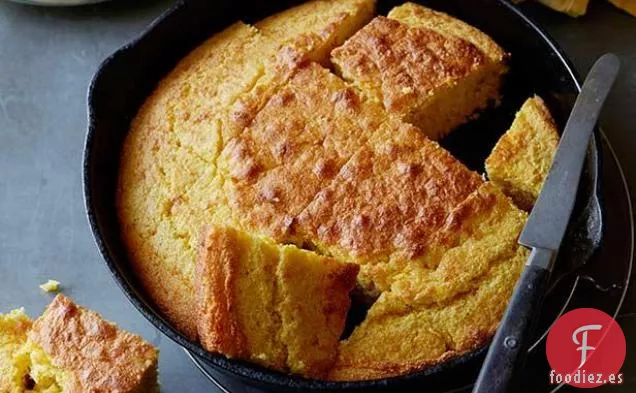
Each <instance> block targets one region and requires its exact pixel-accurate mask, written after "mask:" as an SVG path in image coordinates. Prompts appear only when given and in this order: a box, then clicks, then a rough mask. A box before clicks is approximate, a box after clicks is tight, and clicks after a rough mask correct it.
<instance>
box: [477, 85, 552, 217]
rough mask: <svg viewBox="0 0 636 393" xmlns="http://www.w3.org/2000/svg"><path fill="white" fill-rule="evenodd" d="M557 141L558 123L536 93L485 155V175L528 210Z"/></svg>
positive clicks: (550, 162)
mask: <svg viewBox="0 0 636 393" xmlns="http://www.w3.org/2000/svg"><path fill="white" fill-rule="evenodd" d="M558 144H559V133H558V130H557V126H556V124H555V122H554V119H553V118H552V115H550V111H549V110H548V108H547V107H546V105H545V103H544V102H543V100H542V99H541V98H539V97H538V96H535V97H532V98H529V99H528V100H526V102H525V103H524V104H523V106H522V107H521V109H520V110H519V112H517V115H516V116H515V120H514V122H513V123H512V125H511V126H510V129H509V130H508V131H507V132H506V133H505V134H504V135H503V136H502V137H501V138H500V139H499V141H498V142H497V144H496V145H495V147H494V149H493V150H492V152H491V153H490V156H488V158H487V159H486V173H487V174H488V178H489V179H490V180H491V181H493V182H494V183H495V184H497V185H498V186H499V187H501V189H502V190H503V191H504V192H505V193H506V195H508V196H510V197H511V198H512V200H513V201H514V202H515V203H516V204H517V206H519V207H520V208H521V209H524V210H526V211H529V210H530V209H532V206H533V205H534V202H535V200H536V199H537V197H538V196H539V193H540V192H541V187H542V186H543V182H544V180H545V177H546V176H547V175H548V171H549V170H550V166H551V165H552V159H553V158H554V154H555V152H556V149H557V146H558Z"/></svg>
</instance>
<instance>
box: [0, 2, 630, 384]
mask: <svg viewBox="0 0 636 393" xmlns="http://www.w3.org/2000/svg"><path fill="white" fill-rule="evenodd" d="M170 4H171V1H169V0H157V1H151V0H145V1H144V0H137V1H118V2H111V3H104V4H101V5H92V6H86V7H78V8H39V7H33V6H25V5H19V4H13V3H7V2H3V1H0V310H1V311H8V310H9V309H11V308H14V307H19V306H24V307H25V308H26V310H27V312H28V313H29V314H31V315H32V316H36V315H38V314H39V313H40V312H41V311H42V310H43V308H44V307H45V305H46V304H47V303H48V302H49V301H50V300H51V295H48V294H44V293H42V292H41V291H40V290H39V289H38V284H40V283H42V282H44V281H46V280H47V279H49V278H55V279H57V280H59V281H61V282H62V284H63V288H64V293H66V294H68V295H70V296H71V297H73V298H74V299H75V300H76V301H77V302H79V303H80V304H83V305H86V306H88V307H90V308H92V309H95V310H97V311H99V312H100V313H102V314H103V315H104V316H105V317H106V318H108V319H110V320H113V321H116V322H117V323H118V324H119V325H120V326H121V327H123V328H125V329H128V330H130V331H133V332H136V333H139V334H141V335H142V336H144V337H146V338H147V339H148V340H150V341H152V342H153V343H154V344H156V345H158V346H159V347H160V350H161V361H160V373H161V384H162V387H163V391H164V392H183V393H187V392H205V391H214V390H213V389H212V388H211V387H210V385H209V384H208V383H207V381H205V380H204V378H203V377H202V376H201V375H200V374H199V373H198V371H196V370H195V369H194V367H193V366H192V365H191V364H190V363H189V361H188V360H187V358H186V356H185V354H184V353H183V352H182V351H181V350H180V349H179V348H178V347H177V346H176V345H175V344H174V343H172V342H171V341H170V340H169V339H167V338H165V337H162V335H161V334H159V332H158V331H157V330H156V329H155V328H154V327H153V326H152V325H150V324H149V323H148V322H147V321H146V320H145V319H143V318H142V317H141V316H140V314H139V313H137V311H136V310H135V309H134V308H133V307H132V305H131V304H130V303H129V302H128V301H127V300H126V298H125V297H124V295H123V294H122V293H121V291H120V290H119V288H118V287H117V286H116V284H115V283H114V282H113V280H112V279H111V278H110V275H109V273H108V271H107V269H106V267H105V265H104V264H103V262H102V259H101V257H100V255H99V253H98V251H97V248H96V247H95V245H94V243H93V239H92V237H91V234H90V229H89V227H88V224H87V221H86V218H85V216H84V205H83V199H82V185H81V175H80V170H81V159H82V147H83V143H84V135H85V132H86V104H85V101H86V100H85V98H86V90H87V86H88V83H89V80H90V78H91V76H92V74H93V72H94V71H95V69H96V67H97V65H98V64H99V63H100V61H101V60H102V59H103V58H105V57H106V56H107V55H108V54H109V53H111V52H113V51H114V50H115V49H116V48H118V47H119V46H121V45H122V44H124V43H126V42H127V41H129V40H131V39H132V38H134V37H135V36H137V35H138V34H139V33H140V32H141V31H142V30H143V29H144V27H145V26H146V25H147V24H148V23H149V22H150V21H151V20H153V19H154V18H155V17H156V16H158V15H159V14H160V13H161V12H162V11H163V10H165V9H166V8H167V7H168V6H169V5H170ZM523 8H524V9H526V10H527V11H528V12H529V13H530V14H531V15H532V16H533V17H535V18H536V19H537V20H538V21H539V22H540V23H542V24H544V25H545V26H546V27H547V29H548V31H549V32H550V33H551V34H552V35H553V36H554V37H555V38H556V39H557V41H558V42H559V43H560V44H561V45H562V46H563V47H564V49H565V50H566V52H567V53H568V55H569V56H570V58H571V59H572V61H573V62H574V64H575V66H576V68H577V69H578V70H579V71H580V72H581V73H584V72H585V71H587V70H588V68H589V67H590V66H591V64H592V63H593V61H594V59H595V58H596V57H597V56H599V55H600V54H602V53H603V52H606V51H612V52H615V53H617V54H619V55H620V57H621V59H622V62H623V72H622V74H621V76H620V80H619V82H618V84H617V85H616V88H615V90H614V91H613V92H612V93H611V95H610V98H609V102H608V104H607V106H606V110H605V113H604V115H603V124H604V126H605V130H606V133H607V134H608V136H609V140H610V141H611V143H612V145H613V146H614V148H615V150H616V152H617V154H618V156H619V158H620V160H621V162H622V164H623V167H624V169H625V172H626V175H627V178H628V181H629V183H630V185H631V190H632V195H633V194H634V191H635V187H636V18H631V17H629V16H627V15H626V14H624V13H622V12H620V11H618V10H616V9H614V8H613V7H612V6H610V5H608V4H607V3H605V2H604V1H601V0H596V1H593V2H592V5H591V9H590V13H589V14H588V15H587V16H585V17H583V18H580V19H578V20H573V19H570V18H568V17H565V16H562V15H559V14H556V13H553V12H551V11H548V10H544V9H542V8H540V7H538V6H537V5H533V4H529V5H524V6H523ZM635 292H636V291H633V290H632V291H631V294H630V296H629V297H628V301H627V303H626V306H625V313H631V312H635V311H636V294H635ZM633 325H634V324H632V326H633ZM626 334H627V340H628V342H630V338H631V340H635V341H636V334H631V335H630V333H629V332H627V331H626ZM628 358H629V356H628ZM631 373H632V375H633V374H636V370H631ZM624 388H626V387H624ZM618 389H620V391H627V390H623V389H621V388H608V389H607V390H608V391H610V390H611V391H619V390H618ZM629 391H633V389H631V390H629Z"/></svg>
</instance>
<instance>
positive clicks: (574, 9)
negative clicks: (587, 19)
mask: <svg viewBox="0 0 636 393" xmlns="http://www.w3.org/2000/svg"><path fill="white" fill-rule="evenodd" d="M539 3H541V4H543V5H547V6H548V7H550V8H552V9H553V10H555V11H559V12H563V13H566V14H568V15H570V16H574V17H577V16H581V15H585V13H586V12H587V6H588V4H589V3H590V0H539Z"/></svg>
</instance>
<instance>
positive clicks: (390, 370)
mask: <svg viewBox="0 0 636 393" xmlns="http://www.w3.org/2000/svg"><path fill="white" fill-rule="evenodd" d="M466 217H472V218H473V219H472V220H469V221H468V222H467V221H466V220H465V218H466ZM526 217H527V215H526V214H525V213H524V212H522V211H520V210H518V209H517V208H516V207H515V206H514V205H513V203H512V201H510V199H509V198H508V197H506V196H505V195H504V194H503V192H501V191H500V190H499V189H498V188H497V187H496V185H494V184H492V183H484V184H483V185H482V186H481V187H480V188H479V189H478V190H477V191H475V192H474V193H473V194H471V196H470V197H469V198H467V199H466V201H465V202H463V203H462V205H461V206H459V207H458V208H457V209H456V210H455V211H454V212H453V213H452V214H451V217H449V219H448V221H447V224H446V226H445V227H444V228H443V229H441V230H440V231H439V236H438V238H437V240H436V243H435V244H434V245H432V246H431V248H430V249H429V253H430V256H429V258H433V259H435V260H436V261H435V263H431V264H429V265H428V266H432V267H427V266H425V265H419V266H417V265H414V266H411V268H410V269H408V270H407V271H405V272H401V273H400V274H399V275H398V276H397V279H396V281H395V282H394V283H393V285H392V286H391V288H390V290H387V291H385V292H383V293H382V294H381V295H380V297H379V299H378V300H377V301H376V302H375V303H374V304H373V305H372V307H371V309H370V310H369V311H368V313H367V317H366V318H365V320H364V321H363V322H362V324H361V325H359V326H358V327H356V329H355V330H354V332H353V333H352V335H351V336H350V337H349V338H347V339H346V340H345V341H343V342H342V343H341V346H340V349H339V355H338V358H337V360H336V364H335V366H334V368H333V369H332V371H331V373H330V376H329V378H330V379H333V380H340V381H343V380H344V381H346V380H369V379H378V378H386V377H392V376H397V375H401V374H404V373H407V372H412V371H416V370H420V369H422V368H424V367H430V366H433V365H435V364H438V363H441V362H444V361H446V360H448V359H450V358H452V357H455V356H458V355H461V354H462V353H465V352H467V351H470V350H473V349H475V348H477V347H479V346H480V345H483V344H484V343H485V342H486V341H487V340H488V338H489V337H491V336H492V335H493V334H494V331H495V329H496V327H497V325H498V323H499V320H500V318H501V316H502V315H503V312H504V310H505V307H506V304H507V302H508V299H509V297H510V295H511V293H512V290H513V288H514V286H515V283H516V280H517V279H518V277H519V275H520V273H521V271H522V269H523V266H524V264H525V261H526V260H527V257H528V250H526V249H525V248H523V247H521V246H519V245H518V244H517V242H516V240H517V237H518V234H519V233H520V231H521V229H522V228H523V225H524V223H525V219H526ZM490 228H493V229H494V230H495V231H494V233H489V232H488V229H490ZM413 348H417V349H418V350H417V351H414V350H413Z"/></svg>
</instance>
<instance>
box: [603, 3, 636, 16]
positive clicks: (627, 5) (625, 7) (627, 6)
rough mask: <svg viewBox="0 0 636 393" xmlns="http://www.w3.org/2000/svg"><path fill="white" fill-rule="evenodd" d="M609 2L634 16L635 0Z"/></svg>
mask: <svg viewBox="0 0 636 393" xmlns="http://www.w3.org/2000/svg"><path fill="white" fill-rule="evenodd" d="M609 2H610V3H612V4H614V5H615V6H616V7H618V8H620V9H622V10H623V11H625V12H627V13H629V14H631V15H633V16H636V0H609Z"/></svg>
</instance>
